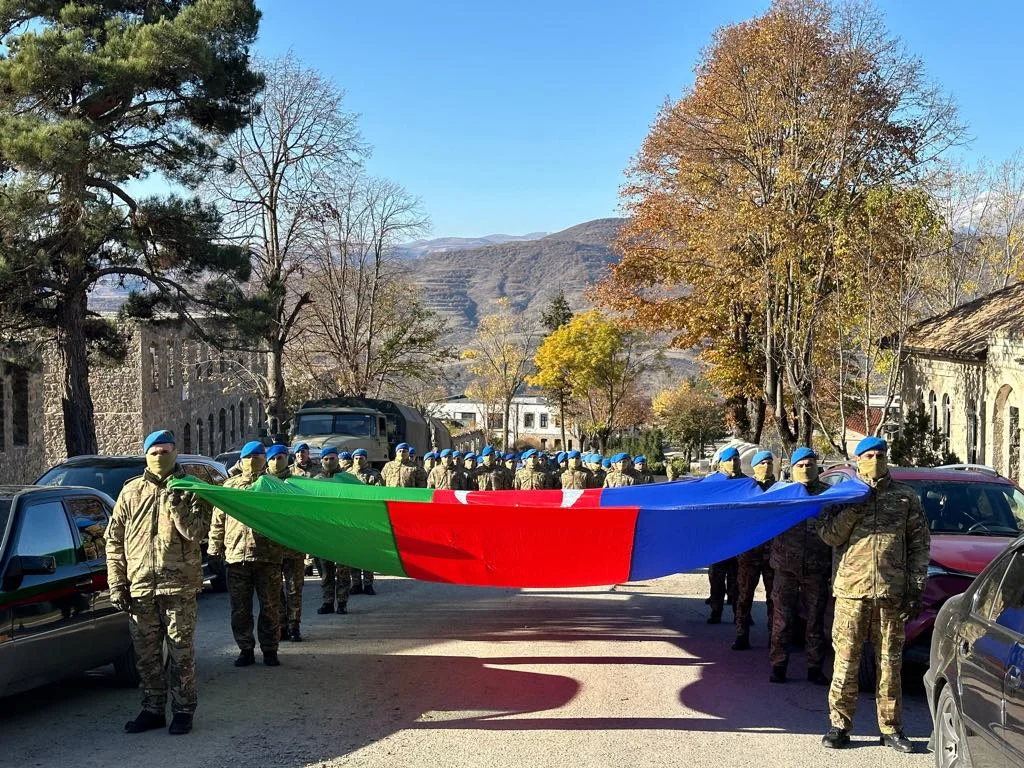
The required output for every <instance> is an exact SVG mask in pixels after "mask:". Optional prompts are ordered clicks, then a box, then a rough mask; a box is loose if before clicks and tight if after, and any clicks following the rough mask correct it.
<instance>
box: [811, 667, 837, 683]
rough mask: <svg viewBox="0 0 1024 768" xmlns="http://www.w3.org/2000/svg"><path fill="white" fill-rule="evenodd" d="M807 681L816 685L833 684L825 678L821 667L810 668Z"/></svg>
mask: <svg viewBox="0 0 1024 768" xmlns="http://www.w3.org/2000/svg"><path fill="white" fill-rule="evenodd" d="M807 679H808V680H809V681H810V682H812V683H814V684H815V685H828V684H829V683H831V682H832V681H831V680H829V679H828V678H827V677H825V673H824V672H822V671H821V667H808V668H807Z"/></svg>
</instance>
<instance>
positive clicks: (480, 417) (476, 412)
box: [429, 395, 580, 451]
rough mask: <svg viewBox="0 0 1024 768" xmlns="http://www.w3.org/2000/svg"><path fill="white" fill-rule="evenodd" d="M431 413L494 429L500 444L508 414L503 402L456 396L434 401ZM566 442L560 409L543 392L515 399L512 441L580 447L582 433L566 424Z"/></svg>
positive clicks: (557, 448) (546, 446)
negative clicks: (563, 441) (504, 410)
mask: <svg viewBox="0 0 1024 768" xmlns="http://www.w3.org/2000/svg"><path fill="white" fill-rule="evenodd" d="M429 408H430V413H431V415H433V416H436V417H437V418H439V419H442V420H444V421H449V422H453V423H455V424H459V425H461V426H463V427H466V428H467V429H485V430H489V431H490V432H491V438H492V440H493V441H494V442H495V443H496V444H500V443H501V442H502V428H503V426H504V425H503V423H502V422H503V421H504V419H505V414H504V413H503V409H502V407H501V405H500V404H499V405H496V406H495V405H491V406H490V413H489V414H488V406H487V404H485V403H481V402H476V401H473V400H469V399H468V398H465V397H455V398H451V399H449V400H445V401H444V402H439V403H431V404H430V406H429ZM565 433H566V434H565V437H566V444H565V445H562V427H561V422H560V421H559V418H558V409H557V408H553V407H552V406H550V405H548V402H547V399H546V398H544V397H540V396H531V395H523V396H519V397H516V398H514V399H513V400H512V408H511V410H510V411H509V424H508V437H509V445H517V446H522V445H526V444H529V445H533V446H535V447H538V448H543V449H545V450H551V451H560V450H567V451H568V450H572V449H573V448H578V447H579V442H580V441H579V437H578V435H576V434H575V433H574V432H573V431H572V426H571V425H566V430H565Z"/></svg>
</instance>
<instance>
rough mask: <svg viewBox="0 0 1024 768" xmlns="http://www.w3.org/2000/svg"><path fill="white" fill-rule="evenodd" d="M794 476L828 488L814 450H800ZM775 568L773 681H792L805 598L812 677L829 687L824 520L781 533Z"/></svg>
mask: <svg viewBox="0 0 1024 768" xmlns="http://www.w3.org/2000/svg"><path fill="white" fill-rule="evenodd" d="M789 465H790V472H791V473H792V480H793V482H795V483H800V484H801V485H803V486H804V488H806V489H807V493H809V494H810V495H811V496H817V495H818V494H819V493H822V492H824V491H827V490H828V486H827V485H825V484H824V483H823V482H821V480H819V479H818V464H817V457H816V456H815V455H814V451H812V450H811V449H810V448H797V449H796V450H795V451H794V452H793V455H792V456H790V458H789ZM771 566H772V570H773V571H774V572H775V584H774V586H773V588H772V603H773V606H774V609H775V615H774V619H773V621H772V625H771V644H770V645H769V651H768V660H769V662H771V665H772V674H771V677H770V678H769V680H770V681H771V682H773V683H784V682H786V669H787V667H788V666H789V653H788V651H787V650H786V647H787V645H788V644H789V643H790V642H791V641H792V639H793V638H792V634H793V627H794V626H795V625H796V620H797V607H798V604H799V601H801V600H802V601H803V604H804V606H805V607H806V609H807V630H806V634H805V638H806V639H805V643H804V648H805V650H806V651H807V679H808V680H810V681H811V682H812V683H814V684H816V685H828V682H829V680H828V678H827V677H826V676H825V674H824V672H822V670H821V668H822V665H823V664H824V663H825V654H826V651H827V646H826V644H825V609H826V607H827V606H828V580H829V577H830V576H831V574H832V547H830V546H829V545H828V544H826V543H825V542H823V541H822V540H821V537H820V536H819V535H818V519H817V518H810V519H808V520H805V521H803V522H800V523H797V524H796V525H794V526H793V527H792V528H790V529H789V530H787V531H785V532H783V533H780V534H779V535H778V536H776V537H775V540H774V541H772V543H771Z"/></svg>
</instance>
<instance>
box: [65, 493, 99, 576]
mask: <svg viewBox="0 0 1024 768" xmlns="http://www.w3.org/2000/svg"><path fill="white" fill-rule="evenodd" d="M68 507H69V508H70V509H71V519H72V520H74V521H75V526H76V527H77V528H78V538H79V539H81V540H82V549H83V550H85V559H86V560H102V559H103V558H104V557H106V551H105V543H104V541H103V533H104V532H105V531H106V530H107V510H106V509H105V508H104V506H103V502H101V501H100V500H99V499H96V498H93V497H91V496H79V497H77V498H72V499H68Z"/></svg>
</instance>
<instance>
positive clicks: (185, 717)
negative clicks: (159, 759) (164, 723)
mask: <svg viewBox="0 0 1024 768" xmlns="http://www.w3.org/2000/svg"><path fill="white" fill-rule="evenodd" d="M191 730H192V715H190V714H189V713H188V712H175V713H174V717H173V718H172V719H171V727H170V728H168V729H167V732H168V733H169V734H171V736H184V735H185V734H186V733H188V732H189V731H191Z"/></svg>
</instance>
